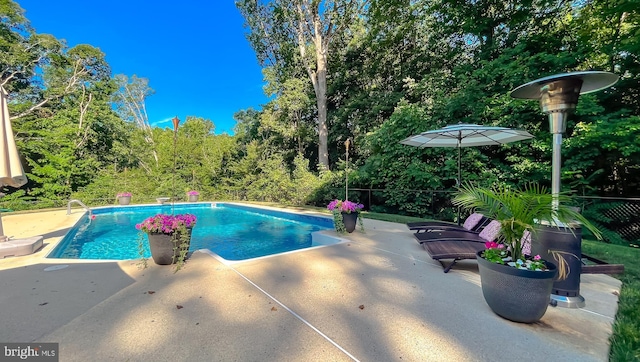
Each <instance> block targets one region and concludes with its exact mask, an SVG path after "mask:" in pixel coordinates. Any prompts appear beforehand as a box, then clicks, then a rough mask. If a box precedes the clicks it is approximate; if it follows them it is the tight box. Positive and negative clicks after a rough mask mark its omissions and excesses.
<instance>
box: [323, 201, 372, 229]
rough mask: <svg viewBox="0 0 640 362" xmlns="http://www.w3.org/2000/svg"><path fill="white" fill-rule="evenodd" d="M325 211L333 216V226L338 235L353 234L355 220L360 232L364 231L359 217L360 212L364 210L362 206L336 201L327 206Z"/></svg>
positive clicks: (350, 202)
mask: <svg viewBox="0 0 640 362" xmlns="http://www.w3.org/2000/svg"><path fill="white" fill-rule="evenodd" d="M327 209H328V210H329V211H331V213H332V214H333V225H334V227H335V229H336V231H337V232H338V233H340V234H343V233H345V232H349V233H351V232H353V231H354V230H355V225H356V219H357V221H358V225H360V231H364V225H363V223H362V216H361V215H360V211H362V209H364V205H363V204H358V203H355V202H352V201H349V200H344V201H343V200H337V199H336V200H333V201H331V202H330V203H329V205H327Z"/></svg>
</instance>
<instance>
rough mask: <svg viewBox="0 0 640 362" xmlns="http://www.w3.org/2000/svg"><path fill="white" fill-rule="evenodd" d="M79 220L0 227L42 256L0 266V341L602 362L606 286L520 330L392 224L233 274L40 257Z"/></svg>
mask: <svg viewBox="0 0 640 362" xmlns="http://www.w3.org/2000/svg"><path fill="white" fill-rule="evenodd" d="M81 215H82V211H79V210H74V212H73V213H72V215H66V211H49V212H41V213H35V214H20V215H7V214H3V215H2V221H3V224H4V230H5V234H6V235H10V236H14V237H28V236H34V235H44V236H45V240H44V243H45V246H44V248H43V249H42V250H40V251H38V252H36V253H35V254H33V255H30V256H22V257H13V258H6V259H2V260H0V291H1V292H0V311H1V313H0V325H1V326H2V328H0V342H22V343H26V342H33V341H35V342H57V343H59V346H60V351H59V354H60V361H89V360H90V361H105V360H116V361H124V360H130V361H147V360H148V361H152V360H175V361H186V360H190V361H301V360H308V361H349V360H360V361H391V360H397V361H451V360H453V361H500V360H507V359H508V357H509V356H513V353H514V352H515V353H517V354H518V360H520V361H534V360H540V359H541V358H543V359H547V360H562V361H606V360H608V351H609V343H608V338H609V336H610V335H611V328H612V323H613V320H614V317H615V313H616V309H617V300H618V299H617V294H618V292H619V289H620V282H619V281H618V280H616V279H614V278H612V277H609V276H606V275H597V274H586V275H582V277H581V280H582V282H581V294H582V295H583V296H584V297H585V299H586V307H585V308H581V309H566V308H553V307H549V309H548V310H547V313H546V314H545V316H544V317H543V318H542V320H541V321H540V322H538V323H535V324H531V325H527V324H518V323H513V322H510V321H507V320H504V319H502V318H500V317H498V316H497V315H495V314H494V313H493V312H492V311H491V310H490V309H489V307H488V306H487V304H486V303H485V301H484V299H483V296H482V291H481V288H480V277H479V275H478V271H477V265H476V262H475V261H462V262H459V264H458V265H457V266H456V267H454V269H452V270H451V272H449V273H448V274H444V273H443V272H442V267H441V266H440V264H439V263H438V262H436V261H433V260H431V258H430V257H429V255H428V254H427V252H426V251H424V249H422V248H421V247H420V245H419V244H417V243H416V242H415V241H414V239H413V237H412V235H411V232H410V231H409V230H408V229H407V228H406V226H405V225H403V224H396V223H389V222H382V221H374V220H368V219H365V220H364V225H365V228H366V233H364V234H363V233H360V232H358V231H356V232H354V233H353V234H349V235H346V236H343V238H344V239H346V240H347V242H345V243H340V244H336V245H330V246H325V247H320V248H314V249H307V250H304V251H300V252H295V253H289V254H284V255H278V256H273V257H269V258H263V259H259V260H253V261H248V262H245V263H237V264H234V265H225V264H224V263H222V262H220V261H219V260H217V259H215V258H213V257H211V256H210V255H208V254H207V253H204V252H195V253H193V255H192V256H191V258H190V259H189V261H188V262H187V264H186V267H185V269H184V270H181V271H179V272H178V273H175V274H174V273H173V271H172V269H171V268H170V267H168V266H157V265H154V264H153V262H150V263H149V268H148V269H145V270H140V269H138V267H137V266H136V261H120V262H87V261H83V260H68V259H57V260H56V259H46V258H44V256H45V255H46V254H47V253H48V252H49V251H50V250H51V249H52V247H53V246H54V245H55V243H56V242H57V241H59V240H60V239H61V237H62V236H64V234H65V233H66V232H67V231H68V229H69V228H70V227H71V226H72V225H73V224H74V223H75V222H76V221H77V220H78V218H79V217H80V216H81ZM196 227H197V226H196ZM328 233H333V234H335V233H334V232H333V231H328Z"/></svg>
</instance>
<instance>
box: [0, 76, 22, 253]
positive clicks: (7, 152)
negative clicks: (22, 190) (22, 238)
mask: <svg viewBox="0 0 640 362" xmlns="http://www.w3.org/2000/svg"><path fill="white" fill-rule="evenodd" d="M0 102H1V104H0V107H1V108H2V119H1V120H0V121H1V122H0V186H5V185H6V186H11V187H16V188H17V187H20V186H22V185H24V184H26V183H27V177H26V176H25V174H24V170H23V169H22V163H20V156H19V155H18V149H17V148H16V142H15V140H14V138H13V130H12V129H11V120H10V119H9V107H8V104H7V92H6V91H5V90H4V88H2V86H0ZM6 240H7V237H6V236H5V235H4V230H3V229H2V217H1V215H0V242H2V241H6Z"/></svg>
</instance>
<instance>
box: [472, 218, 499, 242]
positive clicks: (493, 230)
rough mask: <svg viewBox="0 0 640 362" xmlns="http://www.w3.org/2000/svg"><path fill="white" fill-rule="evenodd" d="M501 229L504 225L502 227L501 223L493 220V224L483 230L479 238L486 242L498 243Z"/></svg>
mask: <svg viewBox="0 0 640 362" xmlns="http://www.w3.org/2000/svg"><path fill="white" fill-rule="evenodd" d="M501 228H502V225H500V221H497V220H491V222H490V223H489V224H488V225H487V226H485V227H484V229H482V231H481V232H480V234H478V236H479V237H481V238H482V239H484V240H486V241H496V239H497V238H498V235H499V234H500V229H501Z"/></svg>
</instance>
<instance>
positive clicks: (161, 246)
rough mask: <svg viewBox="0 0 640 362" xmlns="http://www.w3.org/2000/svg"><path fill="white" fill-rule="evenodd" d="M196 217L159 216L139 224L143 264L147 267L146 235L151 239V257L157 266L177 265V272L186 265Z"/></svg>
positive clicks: (180, 215)
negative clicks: (145, 254)
mask: <svg viewBox="0 0 640 362" xmlns="http://www.w3.org/2000/svg"><path fill="white" fill-rule="evenodd" d="M196 220H197V218H196V216H195V215H192V214H179V215H167V214H157V215H155V216H151V217H149V218H147V219H145V220H144V221H142V222H141V223H139V224H136V229H138V230H139V231H140V232H139V238H138V250H139V251H140V254H141V258H142V264H143V265H144V266H145V267H146V258H144V256H143V254H144V235H145V234H146V235H147V238H148V239H149V248H150V249H151V256H152V257H153V260H154V261H155V263H156V264H159V265H167V264H176V269H175V270H176V271H178V270H180V269H181V268H182V266H183V265H184V261H185V259H186V258H187V253H188V252H189V245H190V242H191V231H192V229H193V227H194V226H195V224H196Z"/></svg>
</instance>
